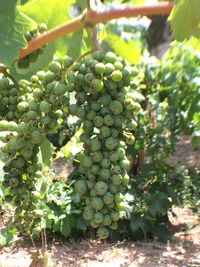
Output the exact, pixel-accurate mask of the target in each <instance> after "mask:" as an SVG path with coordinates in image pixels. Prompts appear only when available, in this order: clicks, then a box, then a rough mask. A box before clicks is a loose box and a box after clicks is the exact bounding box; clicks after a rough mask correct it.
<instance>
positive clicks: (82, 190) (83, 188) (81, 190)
mask: <svg viewBox="0 0 200 267" xmlns="http://www.w3.org/2000/svg"><path fill="white" fill-rule="evenodd" d="M74 190H75V192H76V193H78V194H79V195H80V196H82V195H84V194H86V193H87V191H88V187H87V182H86V181H85V180H78V181H76V182H75V184H74Z"/></svg>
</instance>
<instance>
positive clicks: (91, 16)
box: [16, 2, 173, 60]
mask: <svg viewBox="0 0 200 267" xmlns="http://www.w3.org/2000/svg"><path fill="white" fill-rule="evenodd" d="M172 7H173V3H172V2H162V3H157V4H151V5H137V6H133V7H125V8H119V9H110V10H104V11H94V10H91V9H86V10H85V11H84V12H83V13H82V14H81V15H80V16H78V17H76V18H74V19H72V20H71V21H68V22H66V23H64V24H61V25H59V26H57V27H55V28H53V29H51V30H49V31H47V32H45V33H43V34H41V35H40V36H38V37H36V38H34V39H32V40H31V41H30V42H29V43H28V46H27V47H26V48H21V49H20V50H19V56H18V58H17V59H16V60H19V59H20V58H23V57H25V56H26V55H28V54H30V53H31V52H33V51H34V50H36V49H38V48H41V47H42V46H44V45H45V44H47V43H50V42H53V41H55V40H56V39H58V38H60V37H63V36H65V35H66V34H69V33H71V32H76V31H79V30H81V29H83V28H84V27H87V25H91V26H94V25H95V24H98V23H104V22H106V21H109V20H112V19H119V18H122V17H126V18H130V17H136V16H150V15H159V14H169V13H170V12H171V10H172Z"/></svg>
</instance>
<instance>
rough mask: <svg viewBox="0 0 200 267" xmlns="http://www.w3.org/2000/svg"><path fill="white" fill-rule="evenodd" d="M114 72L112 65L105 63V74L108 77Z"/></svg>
mask: <svg viewBox="0 0 200 267" xmlns="http://www.w3.org/2000/svg"><path fill="white" fill-rule="evenodd" d="M114 70H115V67H114V66H113V64H112V63H106V64H105V74H106V75H110V74H111V73H112V72H113V71H114Z"/></svg>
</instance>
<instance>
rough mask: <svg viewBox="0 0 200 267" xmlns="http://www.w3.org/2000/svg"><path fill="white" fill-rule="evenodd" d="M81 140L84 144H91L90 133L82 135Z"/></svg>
mask: <svg viewBox="0 0 200 267" xmlns="http://www.w3.org/2000/svg"><path fill="white" fill-rule="evenodd" d="M80 140H81V142H83V143H87V144H89V142H90V135H89V133H82V134H81V135H80Z"/></svg>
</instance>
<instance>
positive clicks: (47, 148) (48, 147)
mask: <svg viewBox="0 0 200 267" xmlns="http://www.w3.org/2000/svg"><path fill="white" fill-rule="evenodd" d="M40 150H41V154H42V162H43V164H44V165H49V164H50V159H51V156H52V150H53V147H52V144H51V142H50V141H49V140H48V139H47V138H44V140H43V141H42V143H41V145H40Z"/></svg>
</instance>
